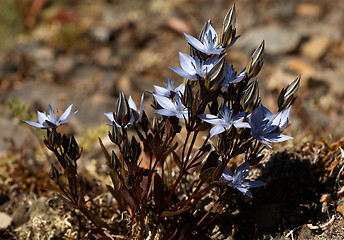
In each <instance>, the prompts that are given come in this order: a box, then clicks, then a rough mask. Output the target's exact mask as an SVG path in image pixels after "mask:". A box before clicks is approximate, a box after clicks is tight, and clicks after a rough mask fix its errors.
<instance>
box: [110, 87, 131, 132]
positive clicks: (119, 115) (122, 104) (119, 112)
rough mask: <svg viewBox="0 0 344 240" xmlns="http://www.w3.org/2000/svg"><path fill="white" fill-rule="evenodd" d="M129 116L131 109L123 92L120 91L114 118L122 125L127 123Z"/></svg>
mask: <svg viewBox="0 0 344 240" xmlns="http://www.w3.org/2000/svg"><path fill="white" fill-rule="evenodd" d="M130 117H131V110H130V107H129V103H128V101H127V99H126V98H125V96H124V93H123V92H121V93H120V94H119V98H118V99H117V102H116V106H115V112H114V119H115V121H116V122H117V123H118V124H119V125H120V126H122V127H124V126H126V125H127V124H128V123H129V121H130Z"/></svg>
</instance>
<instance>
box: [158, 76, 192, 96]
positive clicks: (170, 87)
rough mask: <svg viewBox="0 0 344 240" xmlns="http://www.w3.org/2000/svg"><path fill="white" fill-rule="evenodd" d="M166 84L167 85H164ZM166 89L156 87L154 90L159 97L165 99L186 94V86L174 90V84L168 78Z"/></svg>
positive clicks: (181, 85) (182, 85)
mask: <svg viewBox="0 0 344 240" xmlns="http://www.w3.org/2000/svg"><path fill="white" fill-rule="evenodd" d="M164 84H165V83H164ZM165 87H166V88H163V87H160V86H156V85H154V89H155V92H156V94H157V95H160V96H164V97H174V96H175V95H176V94H179V93H182V94H183V93H184V89H185V84H184V83H182V84H180V85H179V86H178V87H176V88H174V82H173V81H171V80H170V78H167V84H165Z"/></svg>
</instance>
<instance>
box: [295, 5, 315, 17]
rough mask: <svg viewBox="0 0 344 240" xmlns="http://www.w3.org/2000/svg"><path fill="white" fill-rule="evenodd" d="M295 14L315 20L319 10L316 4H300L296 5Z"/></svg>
mask: <svg viewBox="0 0 344 240" xmlns="http://www.w3.org/2000/svg"><path fill="white" fill-rule="evenodd" d="M296 12H297V14H298V15H300V16H305V17H312V18H317V17H319V16H320V14H321V8H320V6H319V4H316V3H301V4H299V5H298V7H297V9H296Z"/></svg>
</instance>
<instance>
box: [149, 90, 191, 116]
mask: <svg viewBox="0 0 344 240" xmlns="http://www.w3.org/2000/svg"><path fill="white" fill-rule="evenodd" d="M153 96H154V98H155V100H156V101H157V102H158V103H159V105H160V106H161V107H162V109H158V110H156V111H155V112H154V113H158V114H161V115H164V116H176V117H177V118H179V119H188V109H187V108H186V107H185V106H184V105H183V103H182V102H181V100H180V97H179V95H176V98H175V101H172V100H171V99H169V98H167V97H164V96H160V95H157V94H153Z"/></svg>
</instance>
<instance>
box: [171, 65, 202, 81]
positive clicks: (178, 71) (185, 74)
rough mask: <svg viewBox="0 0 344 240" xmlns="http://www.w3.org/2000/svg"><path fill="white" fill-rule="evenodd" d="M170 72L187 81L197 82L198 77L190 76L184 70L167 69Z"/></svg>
mask: <svg viewBox="0 0 344 240" xmlns="http://www.w3.org/2000/svg"><path fill="white" fill-rule="evenodd" d="M169 69H171V70H172V71H174V72H175V73H177V74H178V75H179V76H182V77H183V78H186V79H189V80H198V77H197V76H196V75H195V74H194V75H191V74H190V73H188V72H186V71H185V70H183V69H181V68H177V67H169Z"/></svg>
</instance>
